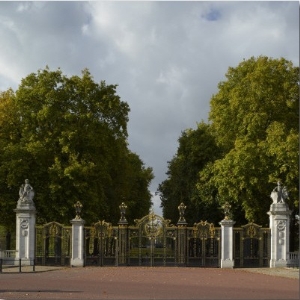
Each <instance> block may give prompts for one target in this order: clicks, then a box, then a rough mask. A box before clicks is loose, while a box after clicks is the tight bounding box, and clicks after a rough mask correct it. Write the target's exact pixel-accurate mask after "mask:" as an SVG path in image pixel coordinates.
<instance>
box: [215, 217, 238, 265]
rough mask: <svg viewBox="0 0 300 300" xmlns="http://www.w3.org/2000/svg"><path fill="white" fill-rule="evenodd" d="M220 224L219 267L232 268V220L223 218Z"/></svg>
mask: <svg viewBox="0 0 300 300" xmlns="http://www.w3.org/2000/svg"><path fill="white" fill-rule="evenodd" d="M219 224H220V225H221V268H233V267H234V259H233V225H234V224H235V222H234V221H232V220H227V219H224V220H222V221H221V222H220V223H219Z"/></svg>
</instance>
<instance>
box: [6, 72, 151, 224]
mask: <svg viewBox="0 0 300 300" xmlns="http://www.w3.org/2000/svg"><path fill="white" fill-rule="evenodd" d="M116 87H117V86H116V85H107V84H106V83H105V82H104V81H102V82H100V83H99V84H98V83H96V82H94V80H93V78H92V76H91V74H90V73H89V71H88V70H84V71H83V72H82V76H81V77H80V76H71V77H67V76H65V75H63V74H62V72H61V70H60V69H58V70H56V71H50V70H49V69H48V68H45V69H44V70H39V71H38V72H37V73H32V74H30V75H28V76H27V77H26V78H24V79H23V80H22V82H21V84H20V86H19V88H18V90H17V91H16V92H14V91H12V90H8V91H5V92H2V93H1V95H0V215H1V220H2V222H3V223H4V224H6V225H7V226H11V224H13V223H14V214H13V208H15V206H16V201H17V198H18V189H19V186H20V184H21V183H23V181H24V179H25V178H28V179H29V180H30V182H31V184H32V185H33V187H34V189H35V191H36V196H35V204H36V208H37V218H38V220H39V222H46V221H52V220H56V221H58V222H62V223H69V220H70V219H72V218H73V217H74V208H73V205H74V203H75V202H76V201H77V200H79V201H81V203H82V204H83V215H82V216H83V218H84V219H85V220H86V221H87V223H92V222H95V221H97V220H99V219H105V220H107V221H112V222H117V221H118V218H119V216H120V214H119V208H118V206H119V205H120V204H121V202H122V201H125V202H128V203H129V204H128V211H130V209H131V208H132V210H134V212H135V214H136V215H135V217H141V216H143V215H144V214H146V213H147V212H148V210H149V208H150V206H151V195H150V192H149V191H148V186H149V184H150V182H151V180H152V178H153V173H152V169H151V168H146V167H145V166H144V164H143V162H142V161H141V160H140V158H139V157H138V155H137V154H134V153H132V152H131V151H130V150H129V149H128V143H127V137H128V134H127V122H128V113H129V106H128V104H127V103H126V102H123V101H121V99H120V97H119V96H118V95H117V94H116Z"/></svg>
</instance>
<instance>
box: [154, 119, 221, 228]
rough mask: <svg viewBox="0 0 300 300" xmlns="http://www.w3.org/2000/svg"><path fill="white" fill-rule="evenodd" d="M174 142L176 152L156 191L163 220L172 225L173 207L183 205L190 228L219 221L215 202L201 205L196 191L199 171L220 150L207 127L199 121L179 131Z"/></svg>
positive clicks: (175, 215) (174, 214) (201, 201)
mask: <svg viewBox="0 0 300 300" xmlns="http://www.w3.org/2000/svg"><path fill="white" fill-rule="evenodd" d="M178 142H179V146H178V149H177V153H176V155H175V156H174V157H173V159H172V160H171V161H170V162H169V164H168V172H167V175H168V178H167V179H166V180H165V181H163V182H162V183H161V184H160V185H159V188H158V191H159V192H160V195H161V206H162V208H163V215H164V217H165V218H168V219H171V220H172V221H173V223H176V222H177V221H178V209H177V207H178V205H179V204H180V203H181V202H184V204H185V205H186V206H187V208H186V211H185V217H186V220H187V222H188V223H189V224H190V225H192V224H194V223H195V222H199V221H200V219H202V220H204V219H205V220H209V221H210V222H217V221H219V219H218V218H220V217H221V216H220V210H218V207H217V206H216V204H217V203H216V201H212V202H211V203H210V204H209V205H207V203H206V204H205V203H204V202H203V199H202V198H201V197H200V196H199V195H200V194H199V192H198V191H197V189H196V182H197V180H198V173H199V172H200V170H202V169H203V168H204V166H205V165H206V164H207V163H209V162H210V161H214V160H215V159H216V158H217V157H219V155H220V149H219V148H218V147H217V146H216V143H215V140H214V137H213V136H212V135H211V133H210V126H209V125H208V124H205V123H204V122H201V123H199V124H198V126H197V128H196V129H195V130H193V129H187V130H185V131H184V132H182V134H181V137H180V138H179V140H178Z"/></svg>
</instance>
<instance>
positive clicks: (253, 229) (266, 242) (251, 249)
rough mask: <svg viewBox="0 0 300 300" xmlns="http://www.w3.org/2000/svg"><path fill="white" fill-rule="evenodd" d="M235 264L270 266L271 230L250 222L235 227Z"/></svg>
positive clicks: (255, 266)
mask: <svg viewBox="0 0 300 300" xmlns="http://www.w3.org/2000/svg"><path fill="white" fill-rule="evenodd" d="M233 232H234V233H233V234H234V240H233V242H234V247H233V249H234V253H233V257H234V264H235V267H241V268H242V267H244V268H249V267H253V268H258V267H268V266H269V260H270V249H271V230H270V229H269V228H262V227H261V226H259V225H257V224H255V223H249V224H247V225H244V226H241V228H234V229H233Z"/></svg>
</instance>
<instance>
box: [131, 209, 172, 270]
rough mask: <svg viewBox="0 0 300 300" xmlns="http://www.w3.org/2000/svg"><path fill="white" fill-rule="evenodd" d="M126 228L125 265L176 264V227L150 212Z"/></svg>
mask: <svg viewBox="0 0 300 300" xmlns="http://www.w3.org/2000/svg"><path fill="white" fill-rule="evenodd" d="M135 223H136V225H135V226H129V227H128V252H127V253H128V255H127V264H128V265H132V266H158V265H159V266H166V265H175V264H176V255H177V253H176V245H177V244H176V233H177V232H176V227H175V226H171V225H170V221H169V220H165V219H163V218H162V217H160V216H158V215H155V214H154V213H153V212H152V211H150V213H149V215H146V216H145V217H143V218H142V219H139V220H135Z"/></svg>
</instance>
